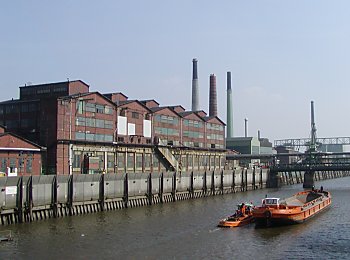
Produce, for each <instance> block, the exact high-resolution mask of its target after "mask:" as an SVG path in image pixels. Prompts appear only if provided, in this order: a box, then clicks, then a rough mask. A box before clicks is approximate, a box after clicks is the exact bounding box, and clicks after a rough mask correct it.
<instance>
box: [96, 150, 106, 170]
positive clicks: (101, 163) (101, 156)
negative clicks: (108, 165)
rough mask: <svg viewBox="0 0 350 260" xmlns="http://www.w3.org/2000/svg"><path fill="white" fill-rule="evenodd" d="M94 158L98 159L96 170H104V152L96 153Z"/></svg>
mask: <svg viewBox="0 0 350 260" xmlns="http://www.w3.org/2000/svg"><path fill="white" fill-rule="evenodd" d="M96 156H97V157H98V168H99V170H100V171H102V170H104V168H105V163H104V161H105V155H104V152H96Z"/></svg>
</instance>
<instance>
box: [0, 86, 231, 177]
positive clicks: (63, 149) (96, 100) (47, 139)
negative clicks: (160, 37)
mask: <svg viewBox="0 0 350 260" xmlns="http://www.w3.org/2000/svg"><path fill="white" fill-rule="evenodd" d="M196 102H197V103H198V100H195V103H196ZM195 107H196V106H195ZM0 124H2V125H4V126H6V128H7V129H8V131H11V132H13V133H15V134H16V135H18V136H21V138H25V139H28V140H30V141H31V142H33V143H36V144H37V145H38V146H40V147H46V149H47V155H46V156H47V160H45V164H44V165H43V166H44V167H43V174H79V173H83V174H93V173H113V172H159V171H165V170H177V171H185V170H186V171H188V170H204V169H210V170H214V169H220V168H223V167H224V165H225V155H226V150H225V141H224V140H225V138H224V133H225V124H224V122H223V121H222V120H220V118H218V117H217V116H216V115H211V116H207V115H206V113H205V112H204V111H200V110H198V109H197V110H196V111H185V109H184V108H183V107H182V106H181V105H178V106H159V103H158V102H157V101H155V100H131V99H129V98H128V97H127V96H126V95H124V94H123V93H120V92H116V93H109V94H101V93H99V92H89V85H88V84H86V83H85V82H83V81H81V80H75V81H66V82H57V83H48V84H39V85H30V86H22V87H20V96H19V99H12V100H8V101H4V102H0Z"/></svg>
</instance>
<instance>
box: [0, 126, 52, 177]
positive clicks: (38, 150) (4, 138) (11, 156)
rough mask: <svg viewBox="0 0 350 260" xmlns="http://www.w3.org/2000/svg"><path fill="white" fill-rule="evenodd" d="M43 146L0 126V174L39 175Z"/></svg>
mask: <svg viewBox="0 0 350 260" xmlns="http://www.w3.org/2000/svg"><path fill="white" fill-rule="evenodd" d="M44 155H45V148H43V147H41V146H39V145H37V144H34V143H32V142H30V141H28V140H26V139H24V138H22V137H20V136H18V135H16V134H13V133H9V132H6V128H5V127H3V126H0V176H2V175H6V176H23V175H39V174H40V173H41V169H42V159H44V158H45V157H44Z"/></svg>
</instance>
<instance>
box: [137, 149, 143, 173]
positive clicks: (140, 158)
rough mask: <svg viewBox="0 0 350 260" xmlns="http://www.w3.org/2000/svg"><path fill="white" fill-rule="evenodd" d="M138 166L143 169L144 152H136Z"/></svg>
mask: <svg viewBox="0 0 350 260" xmlns="http://www.w3.org/2000/svg"><path fill="white" fill-rule="evenodd" d="M136 168H137V169H139V170H142V154H139V153H137V154H136Z"/></svg>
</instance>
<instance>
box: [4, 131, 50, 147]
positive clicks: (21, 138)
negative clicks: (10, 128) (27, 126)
mask: <svg viewBox="0 0 350 260" xmlns="http://www.w3.org/2000/svg"><path fill="white" fill-rule="evenodd" d="M4 136H13V137H15V138H18V139H20V140H22V141H23V142H26V143H28V144H30V145H32V146H34V147H36V148H37V149H40V151H46V147H42V146H40V145H38V144H36V143H34V142H32V141H29V140H27V139H25V138H23V137H21V136H19V135H16V134H14V133H11V132H5V133H2V134H0V138H1V137H4Z"/></svg>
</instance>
